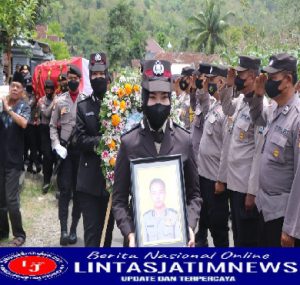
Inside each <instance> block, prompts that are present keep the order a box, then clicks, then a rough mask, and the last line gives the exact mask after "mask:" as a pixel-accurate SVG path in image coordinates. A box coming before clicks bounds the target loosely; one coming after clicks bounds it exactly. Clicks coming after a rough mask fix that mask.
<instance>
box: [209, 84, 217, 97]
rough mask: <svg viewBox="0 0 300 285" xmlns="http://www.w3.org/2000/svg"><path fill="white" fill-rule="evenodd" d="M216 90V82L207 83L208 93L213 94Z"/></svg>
mask: <svg viewBox="0 0 300 285" xmlns="http://www.w3.org/2000/svg"><path fill="white" fill-rule="evenodd" d="M217 90H218V86H217V84H216V83H208V93H209V94H210V95H214V94H215V93H216V92H217Z"/></svg>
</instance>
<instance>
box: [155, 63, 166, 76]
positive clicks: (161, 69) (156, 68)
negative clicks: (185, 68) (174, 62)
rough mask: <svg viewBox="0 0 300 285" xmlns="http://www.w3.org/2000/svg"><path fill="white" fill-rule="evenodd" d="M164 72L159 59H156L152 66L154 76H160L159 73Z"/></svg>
mask: <svg viewBox="0 0 300 285" xmlns="http://www.w3.org/2000/svg"><path fill="white" fill-rule="evenodd" d="M164 72H165V68H164V66H163V65H162V63H161V62H160V61H159V60H158V61H156V62H155V64H154V66H153V73H154V74H155V75H156V76H160V75H163V74H164Z"/></svg>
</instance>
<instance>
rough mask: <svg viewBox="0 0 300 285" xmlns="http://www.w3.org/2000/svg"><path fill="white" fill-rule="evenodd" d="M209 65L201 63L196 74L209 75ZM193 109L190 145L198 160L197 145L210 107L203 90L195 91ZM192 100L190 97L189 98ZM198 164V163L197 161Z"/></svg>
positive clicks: (208, 99) (208, 97)
mask: <svg viewBox="0 0 300 285" xmlns="http://www.w3.org/2000/svg"><path fill="white" fill-rule="evenodd" d="M210 67H211V65H210V64H206V63H201V64H200V65H199V69H198V72H199V73H200V74H209V73H210ZM194 97H195V98H194V99H193V101H195V108H194V112H195V114H194V118H193V122H192V124H191V136H192V144H193V149H194V153H195V157H196V159H197V160H198V151H199V144H200V140H201V136H202V133H203V125H204V118H205V116H206V114H207V112H208V109H209V106H210V102H209V101H210V99H211V98H210V96H209V94H208V93H206V92H204V91H203V89H202V88H201V89H199V88H197V89H196V91H195V96H194ZM191 98H192V96H191ZM197 164H198V161H197Z"/></svg>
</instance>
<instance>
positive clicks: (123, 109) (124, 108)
mask: <svg viewBox="0 0 300 285" xmlns="http://www.w3.org/2000/svg"><path fill="white" fill-rule="evenodd" d="M120 109H121V110H122V111H125V110H126V102H125V101H124V100H122V101H121V103H120Z"/></svg>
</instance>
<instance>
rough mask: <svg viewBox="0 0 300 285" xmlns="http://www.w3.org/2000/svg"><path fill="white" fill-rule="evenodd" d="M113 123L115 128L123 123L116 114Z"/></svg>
mask: <svg viewBox="0 0 300 285" xmlns="http://www.w3.org/2000/svg"><path fill="white" fill-rule="evenodd" d="M111 122H112V125H113V126H114V127H117V126H118V125H119V124H120V122H121V118H120V117H119V116H118V115H117V114H114V115H112V116H111Z"/></svg>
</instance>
